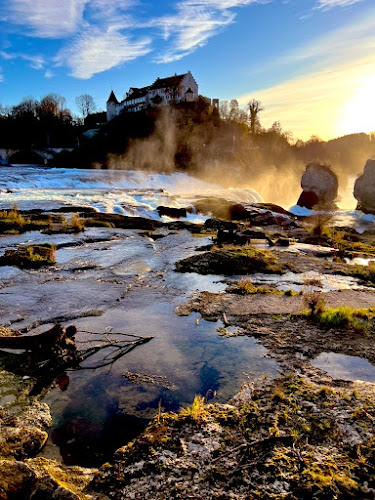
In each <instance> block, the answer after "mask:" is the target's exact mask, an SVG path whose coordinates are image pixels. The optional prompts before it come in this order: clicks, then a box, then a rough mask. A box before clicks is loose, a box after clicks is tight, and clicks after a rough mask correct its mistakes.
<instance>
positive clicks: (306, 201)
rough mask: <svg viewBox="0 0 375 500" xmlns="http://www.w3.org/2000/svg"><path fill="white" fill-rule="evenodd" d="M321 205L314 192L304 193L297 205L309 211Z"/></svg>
mask: <svg viewBox="0 0 375 500" xmlns="http://www.w3.org/2000/svg"><path fill="white" fill-rule="evenodd" d="M318 204H319V198H318V196H317V195H316V194H315V193H313V192H312V191H302V193H301V196H300V197H299V198H298V201H297V205H298V206H299V207H306V208H308V209H309V210H311V209H312V207H315V205H318Z"/></svg>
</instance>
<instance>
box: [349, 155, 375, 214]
mask: <svg viewBox="0 0 375 500" xmlns="http://www.w3.org/2000/svg"><path fill="white" fill-rule="evenodd" d="M354 197H355V198H356V199H357V200H358V206H357V210H362V212H364V213H370V214H375V160H367V162H366V165H365V168H364V170H363V174H362V175H361V176H360V177H358V179H357V180H356V182H355V184H354Z"/></svg>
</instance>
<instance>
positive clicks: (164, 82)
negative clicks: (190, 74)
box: [150, 73, 186, 90]
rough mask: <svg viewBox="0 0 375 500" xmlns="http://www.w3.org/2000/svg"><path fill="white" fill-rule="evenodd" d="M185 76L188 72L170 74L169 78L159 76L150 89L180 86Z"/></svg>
mask: <svg viewBox="0 0 375 500" xmlns="http://www.w3.org/2000/svg"><path fill="white" fill-rule="evenodd" d="M184 76H186V73H185V74H184V75H174V76H169V77H168V78H157V79H156V80H155V81H154V83H153V84H152V85H151V87H150V90H157V89H165V88H173V87H179V85H180V83H181V82H182V80H183V79H184Z"/></svg>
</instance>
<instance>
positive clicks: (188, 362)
mask: <svg viewBox="0 0 375 500" xmlns="http://www.w3.org/2000/svg"><path fill="white" fill-rule="evenodd" d="M147 298H150V297H147V295H145V294H144V293H140V294H139V296H138V297H134V296H133V300H132V303H131V307H130V304H129V307H127V308H126V309H124V308H122V307H118V308H115V309H111V310H109V311H107V313H106V314H104V315H103V316H102V317H98V318H95V319H92V318H91V319H90V318H84V319H82V320H80V321H77V322H76V326H77V328H78V330H87V331H104V330H105V328H106V327H107V326H108V325H111V326H112V327H113V329H114V331H124V332H128V333H133V334H135V335H140V336H149V335H152V336H153V337H154V338H153V340H151V341H150V342H149V343H147V344H145V345H142V346H140V347H137V348H136V349H134V350H133V351H131V352H129V353H128V354H127V355H126V356H124V357H123V358H121V359H120V360H118V361H117V362H116V363H115V364H114V365H113V366H112V367H111V368H110V371H109V370H108V368H104V369H99V370H97V371H78V372H74V371H73V372H69V379H70V383H69V385H68V386H67V387H64V389H65V390H64V392H62V391H61V390H60V389H59V388H56V389H54V390H53V391H52V392H51V393H50V394H49V395H48V396H47V397H46V398H45V401H46V403H48V404H49V405H50V407H51V411H52V414H53V416H54V424H53V428H52V430H51V439H52V441H53V442H55V444H57V445H58V446H59V447H60V452H61V455H62V457H63V460H64V462H65V463H70V464H74V463H77V464H82V465H97V464H99V463H101V462H103V461H104V460H105V459H107V458H109V457H110V455H111V453H112V452H113V451H114V450H115V449H116V448H118V447H120V446H121V445H122V444H124V443H126V442H127V441H128V440H129V439H132V438H133V437H135V436H136V435H137V434H138V433H139V432H140V431H141V430H142V429H143V428H144V427H145V425H146V424H147V422H148V421H149V419H150V418H152V417H153V416H154V415H155V414H156V412H157V410H158V407H159V404H161V405H162V407H163V408H164V409H165V410H167V411H176V410H178V409H179V408H180V407H181V405H186V404H190V403H191V402H192V400H193V398H194V396H195V394H198V393H199V394H202V395H206V396H207V397H208V399H209V398H212V397H213V395H215V400H216V401H222V402H224V401H227V400H228V399H229V398H230V397H231V396H233V395H234V394H235V392H236V391H238V389H239V388H240V386H241V384H242V382H243V381H244V379H246V377H247V376H250V377H259V376H262V375H267V376H275V375H276V373H277V368H278V365H277V363H276V362H275V361H274V360H272V359H267V358H266V357H265V355H266V354H267V351H266V349H265V348H263V347H262V346H261V345H260V344H258V343H257V342H256V341H255V340H254V339H252V338H249V337H243V336H242V337H232V338H225V337H221V336H219V335H218V332H217V328H218V327H221V326H223V325H222V324H221V323H220V322H218V323H213V322H206V321H203V320H200V321H199V324H197V322H196V318H197V315H194V314H192V315H191V316H189V317H188V318H186V317H185V318H182V317H178V316H176V315H175V314H174V307H175V304H168V303H163V302H156V303H155V302H153V303H148V304H147ZM88 337H89V335H88V334H81V335H78V336H77V340H78V341H86V340H87V338H88ZM125 372H131V373H139V372H141V373H145V374H149V375H156V376H159V377H163V378H165V379H166V380H168V381H169V382H170V385H168V387H170V388H169V389H168V388H166V387H162V386H161V385H160V384H152V383H148V382H147V381H146V382H144V381H142V379H141V381H137V380H135V382H132V381H131V380H129V379H128V378H125V377H124V376H123V375H124V373H125ZM46 453H47V456H48V453H50V454H52V453H53V450H52V449H51V448H50V449H48V448H47V451H46Z"/></svg>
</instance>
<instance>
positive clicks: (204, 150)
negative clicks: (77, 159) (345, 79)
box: [105, 102, 375, 209]
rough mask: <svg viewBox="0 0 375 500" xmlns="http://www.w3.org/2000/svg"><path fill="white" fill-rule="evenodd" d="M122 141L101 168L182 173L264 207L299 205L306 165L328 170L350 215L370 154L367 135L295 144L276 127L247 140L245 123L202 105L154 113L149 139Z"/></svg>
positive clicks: (372, 145)
mask: <svg viewBox="0 0 375 500" xmlns="http://www.w3.org/2000/svg"><path fill="white" fill-rule="evenodd" d="M127 120H129V118H128V117H127ZM127 141H128V142H127V145H126V151H125V153H123V154H113V153H111V154H108V155H107V158H106V161H105V164H106V168H109V169H114V170H119V169H125V170H134V169H135V170H138V169H139V170H145V171H151V172H158V173H172V172H181V171H183V172H186V173H188V174H190V175H193V176H195V177H198V178H199V179H202V180H204V181H206V182H209V183H212V184H216V185H217V184H219V185H220V186H223V187H224V188H251V189H253V190H255V191H257V192H258V193H259V194H260V196H261V197H262V198H263V200H264V201H265V202H270V203H275V204H278V205H281V206H283V207H284V208H288V207H290V206H292V205H294V204H295V203H296V202H297V200H298V198H299V195H300V193H301V177H302V175H303V173H304V170H305V167H306V165H308V164H309V163H320V164H325V165H329V166H331V168H332V170H333V171H334V172H335V173H336V174H337V176H338V178H339V197H338V203H339V206H340V207H341V208H348V209H352V208H354V207H355V205H356V201H355V199H354V197H353V192H352V187H353V184H354V181H355V178H356V177H357V176H358V175H360V174H361V173H362V171H363V166H364V164H365V162H366V160H367V159H368V158H371V157H373V156H374V154H375V140H374V135H372V134H364V133H363V134H353V135H349V136H344V137H341V138H338V139H334V140H331V141H329V142H324V141H321V140H320V139H319V138H317V137H312V138H311V140H309V141H307V142H302V141H295V140H293V139H292V138H291V136H290V134H288V133H287V132H284V131H283V130H282V129H281V126H280V124H278V123H275V124H274V125H273V126H272V127H271V128H270V129H268V130H265V129H260V130H259V131H258V133H257V134H255V135H252V134H250V132H249V128H248V126H247V125H246V123H243V122H241V121H236V120H223V119H222V118H221V117H220V116H219V113H218V110H217V109H216V108H212V107H211V106H207V105H206V104H205V103H202V102H198V103H196V105H195V107H191V106H190V107H172V106H168V107H165V108H161V109H159V110H158V111H157V112H156V113H155V114H154V116H153V125H152V129H151V130H150V133H149V134H148V135H146V136H144V137H130V138H128V139H127ZM197 195H199V193H197Z"/></svg>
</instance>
